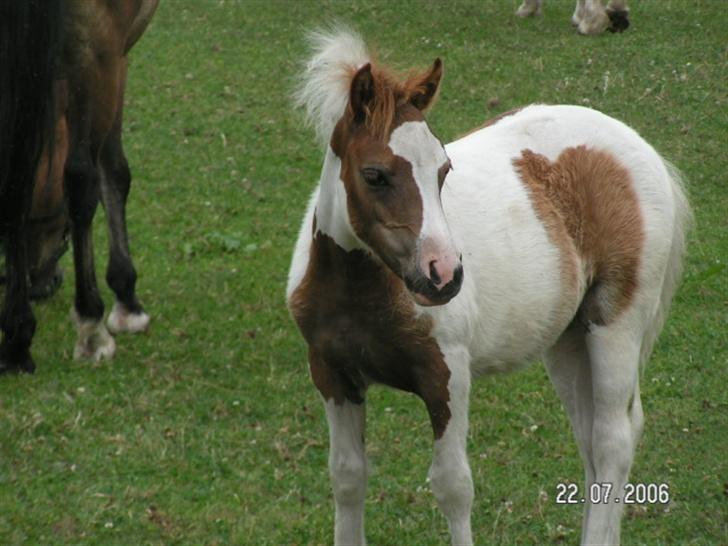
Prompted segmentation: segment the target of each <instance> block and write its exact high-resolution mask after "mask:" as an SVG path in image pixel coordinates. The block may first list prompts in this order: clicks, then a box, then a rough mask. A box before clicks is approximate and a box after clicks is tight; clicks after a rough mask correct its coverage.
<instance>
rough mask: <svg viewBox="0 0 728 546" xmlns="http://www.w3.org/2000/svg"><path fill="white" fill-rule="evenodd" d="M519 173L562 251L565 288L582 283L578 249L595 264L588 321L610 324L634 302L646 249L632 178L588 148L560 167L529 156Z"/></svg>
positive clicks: (590, 270)
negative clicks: (577, 281) (575, 274)
mask: <svg viewBox="0 0 728 546" xmlns="http://www.w3.org/2000/svg"><path fill="white" fill-rule="evenodd" d="M513 165H514V167H515V168H516V170H517V172H518V173H519V174H520V176H521V179H522V180H523V182H524V183H525V185H526V188H527V189H528V190H529V194H530V197H531V200H532V202H533V205H534V208H535V210H536V213H537V215H538V216H539V218H540V219H541V221H542V222H543V223H544V225H545V226H546V229H547V231H548V233H549V237H550V238H551V240H552V241H553V242H554V244H556V245H557V246H558V247H559V249H560V250H561V251H562V256H563V257H564V258H563V260H564V267H563V269H564V270H566V272H567V275H566V278H565V284H567V285H569V284H572V283H575V277H572V275H571V273H570V271H571V270H573V268H572V267H571V266H570V265H569V264H570V263H572V260H573V254H572V252H573V251H572V250H571V249H575V251H576V252H578V254H579V256H580V257H581V259H582V260H583V261H585V262H586V264H587V283H588V284H587V290H586V294H585V296H584V298H583V299H582V302H581V306H580V308H579V316H580V319H581V320H582V321H583V322H585V323H587V324H588V323H594V324H598V325H604V324H609V323H610V322H612V321H613V320H614V319H615V318H616V317H617V316H618V315H619V313H621V312H622V311H623V310H624V309H626V308H627V307H628V306H629V305H630V303H631V301H632V298H633V296H634V293H635V290H636V288H637V284H638V268H639V261H640V254H641V251H642V246H643V242H644V228H643V221H642V216H641V214H640V209H639V203H638V201H637V195H636V194H635V191H634V188H633V186H632V180H631V177H630V174H629V172H628V171H627V169H625V168H624V167H623V166H622V165H621V164H620V163H619V161H618V160H617V159H616V158H615V157H614V156H613V155H611V154H609V153H607V152H604V151H600V150H594V149H591V148H587V147H586V146H578V147H575V148H566V149H565V150H564V151H563V152H561V154H560V155H559V157H558V159H557V160H556V162H555V163H551V162H550V161H549V160H548V159H547V158H546V157H544V156H542V155H540V154H537V153H534V152H532V151H531V150H524V151H523V152H522V155H521V157H520V158H516V159H514V160H513Z"/></svg>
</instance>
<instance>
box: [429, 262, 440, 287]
mask: <svg viewBox="0 0 728 546" xmlns="http://www.w3.org/2000/svg"><path fill="white" fill-rule="evenodd" d="M435 263H436V260H432V261H431V262H430V280H431V281H432V283H433V284H434V285H435V286H437V285H438V284H440V282H442V279H441V278H440V275H438V274H437V269H436V268H435Z"/></svg>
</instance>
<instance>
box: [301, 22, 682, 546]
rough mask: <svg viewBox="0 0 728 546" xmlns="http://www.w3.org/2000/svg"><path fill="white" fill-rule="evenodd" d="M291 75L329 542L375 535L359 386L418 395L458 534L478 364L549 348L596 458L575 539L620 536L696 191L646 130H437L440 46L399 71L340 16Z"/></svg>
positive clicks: (542, 110)
mask: <svg viewBox="0 0 728 546" xmlns="http://www.w3.org/2000/svg"><path fill="white" fill-rule="evenodd" d="M313 44H314V55H313V57H312V58H311V60H310V62H309V63H308V67H307V71H306V73H305V74H304V76H303V78H302V81H301V87H300V89H299V91H298V98H299V100H300V103H301V104H302V105H303V106H305V107H306V108H307V110H308V114H309V116H310V118H311V120H312V121H313V123H314V124H315V125H316V129H317V132H318V135H319V137H321V139H322V141H323V142H324V143H326V154H325V158H324V162H323V169H322V173H321V178H320V182H319V184H318V187H317V188H316V190H315V191H314V193H313V196H312V198H311V201H310V203H309V205H308V209H307V212H306V214H305V218H304V220H303V225H302V226H301V230H300V234H299V237H298V242H297V243H296V246H295V250H294V253H293V259H292V264H291V269H290V273H289V278H288V287H287V300H288V306H289V309H290V311H291V314H292V315H293V317H294V319H295V321H296V323H297V324H298V327H299V329H300V330H301V332H302V334H303V337H304V338H305V340H306V342H307V343H308V362H309V367H310V373H311V377H312V379H313V382H314V384H315V386H316V387H317V389H318V390H319V392H320V394H321V396H322V397H323V400H324V403H325V408H326V415H327V419H328V424H329V433H330V453H329V468H330V472H331V478H332V481H333V492H334V500H335V503H336V520H335V542H336V543H337V544H363V543H364V542H365V539H364V496H365V489H366V478H367V462H366V455H365V449H364V429H365V424H364V423H365V399H366V392H367V388H368V387H369V386H370V385H372V384H376V383H380V384H385V385H389V386H392V387H395V388H398V389H402V390H405V391H409V392H413V393H415V394H417V395H418V396H419V397H421V398H422V400H423V401H424V403H425V407H426V408H427V411H428V413H429V417H430V421H431V424H432V429H433V432H434V438H435V440H434V458H433V462H432V467H431V469H430V478H431V487H432V492H433V493H434V496H435V499H436V500H437V503H438V505H439V506H440V508H441V510H442V511H443V512H444V514H445V516H446V517H447V520H448V523H449V526H450V533H451V537H452V542H453V543H454V544H470V543H471V542H472V537H471V529H470V511H471V506H472V502H473V483H472V479H471V473H470V467H469V465H468V460H467V455H466V438H467V428H468V397H469V392H470V382H471V376H473V375H479V374H483V373H487V372H493V371H505V370H512V369H514V368H516V367H518V366H520V365H521V364H523V363H527V362H529V361H532V360H535V359H538V358H539V356H543V358H544V360H545V362H546V367H547V370H548V373H549V375H550V377H551V380H552V382H553V384H554V387H555V388H556V391H557V393H558V395H559V396H560V398H561V400H562V402H563V405H564V407H565V409H566V411H567V413H568V415H569V418H570V419H571V423H572V427H573V430H574V434H575V436H576V440H577V443H578V445H579V450H580V452H581V456H582V459H583V461H584V466H585V474H586V489H585V491H586V492H589V491H590V488H591V486H592V485H593V484H598V485H597V487H598V488H599V487H601V486H604V487H606V484H612V485H613V488H612V491H611V497H609V498H607V497H608V495H607V493H606V492H605V491H604V490H601V489H600V490H599V491H597V493H598V495H600V496H598V498H596V500H595V501H594V503H592V502H591V501H589V495H588V494H587V493H585V496H586V497H587V503H586V508H585V515H584V526H583V530H582V541H583V542H584V543H588V544H615V543H618V542H619V535H620V519H621V512H622V510H621V506H622V504H617V502H615V501H614V500H613V499H614V498H615V497H623V493H624V491H623V487H624V486H625V483H626V482H627V478H628V473H629V470H630V466H631V464H632V460H633V457H634V452H635V447H636V445H637V442H638V439H639V438H640V434H641V431H642V425H643V414H642V404H641V402H640V389H639V370H640V364H641V363H644V362H645V361H646V359H647V358H648V356H649V354H650V352H651V350H652V346H653V343H654V341H655V339H656V336H657V335H658V333H659V331H660V329H661V327H662V325H663V321H664V319H665V316H666V313H667V311H668V308H669V305H670V301H671V298H672V296H673V294H674V292H675V290H676V286H677V283H678V279H679V276H680V271H681V264H682V257H683V249H684V237H685V230H686V225H687V221H688V219H689V214H690V213H689V207H688V203H687V200H686V198H685V196H684V194H683V191H682V189H681V183H680V180H679V178H678V175H677V172H676V171H675V170H674V169H672V168H671V167H670V166H669V164H668V163H666V161H665V160H663V159H662V158H661V157H660V156H659V155H658V154H657V152H656V151H655V150H654V149H653V148H652V147H651V146H650V145H649V144H647V143H646V142H645V141H644V140H643V139H642V138H640V137H639V136H638V135H637V133H635V132H634V131H633V130H632V129H630V128H629V127H627V126H626V125H624V124H623V123H621V122H619V121H617V120H614V119H612V118H609V117H607V116H605V115H604V114H601V113H599V112H596V111H594V110H590V109H587V108H582V107H578V106H540V105H535V106H529V107H526V108H523V109H522V110H520V111H516V112H512V113H510V115H504V116H501V117H500V118H498V119H496V120H494V121H493V122H491V123H488V124H486V126H485V127H484V128H482V129H480V130H476V131H474V132H472V133H470V134H469V135H468V136H466V137H464V138H462V139H460V140H457V141H455V142H452V143H450V144H448V145H445V146H443V144H442V143H441V142H440V140H438V138H437V137H435V136H434V135H433V133H432V132H431V131H430V128H429V127H428V124H427V122H426V121H425V118H424V111H425V110H426V109H427V108H428V107H430V106H431V104H432V102H433V100H434V98H435V95H436V93H437V90H438V88H439V84H440V78H441V76H442V64H441V62H440V60H439V59H437V60H436V61H435V63H434V64H433V65H432V67H431V68H430V69H429V70H427V71H426V72H424V73H422V74H420V75H416V76H412V77H410V78H409V79H407V80H406V81H404V82H402V81H401V80H399V79H398V78H396V77H395V76H393V75H392V73H391V72H390V71H388V70H387V69H386V68H382V67H380V66H377V65H376V64H372V62H371V60H370V57H369V55H368V54H367V50H366V48H365V46H364V44H363V42H362V41H361V39H360V38H359V37H358V36H357V35H355V34H353V33H351V32H348V31H338V32H331V33H321V34H316V35H314V36H313Z"/></svg>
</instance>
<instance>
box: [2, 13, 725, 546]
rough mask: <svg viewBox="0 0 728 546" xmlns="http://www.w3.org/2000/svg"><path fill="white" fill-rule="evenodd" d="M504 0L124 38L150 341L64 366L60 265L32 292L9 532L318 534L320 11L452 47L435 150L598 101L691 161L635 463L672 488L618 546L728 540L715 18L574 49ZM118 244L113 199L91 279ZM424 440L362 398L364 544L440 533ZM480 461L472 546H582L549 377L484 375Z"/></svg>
mask: <svg viewBox="0 0 728 546" xmlns="http://www.w3.org/2000/svg"><path fill="white" fill-rule="evenodd" d="M516 7H517V2H516V1H515V0H513V1H510V2H509V1H485V2H483V1H478V2H467V3H466V2H442V3H434V2H433V3H424V2H422V3H419V2H417V3H415V2H412V3H409V2H403V3H397V2H381V3H379V2H378V3H371V2H361V1H357V2H350V3H349V2H347V3H341V2H323V3H320V2H313V1H311V2H309V1H301V2H283V1H281V2H265V3H263V2H261V3H251V2H246V3H235V2H229V1H228V2H224V1H214V2H213V1H212V0H206V1H196V0H185V1H183V0H165V1H163V2H162V4H161V6H160V8H159V11H158V13H157V15H156V17H155V19H154V21H153V23H152V25H151V27H150V28H149V30H148V32H147V34H146V35H145V36H144V38H143V39H142V40H141V42H140V43H139V44H138V46H137V47H136V49H135V50H134V51H133V52H132V61H131V69H130V78H129V85H128V90H127V106H126V117H125V123H126V125H125V143H126V149H127V154H128V156H129V160H130V163H131V166H132V169H133V172H134V185H133V189H132V194H131V199H130V205H129V225H130V232H131V238H132V246H133V253H134V257H135V261H136V266H137V269H138V271H139V273H140V278H139V283H138V287H139V294H140V298H141V299H142V301H143V302H144V303H145V305H146V308H147V310H148V311H149V312H150V314H151V315H152V317H153V322H152V325H151V329H150V331H149V332H148V334H146V335H141V336H138V337H126V336H125V337H119V338H117V342H118V351H117V356H116V358H115V360H113V361H112V362H103V363H100V364H89V363H83V362H82V363H78V362H74V361H73V360H72V358H71V356H72V347H73V342H74V338H75V333H74V331H73V328H72V326H71V323H70V320H69V317H68V309H69V308H70V306H71V302H72V299H73V294H72V286H73V282H72V278H73V276H72V273H71V271H70V270H71V262H70V260H69V257H68V256H66V257H65V258H64V260H63V264H64V266H65V269H66V272H67V280H66V283H65V284H64V286H63V288H62V290H61V292H60V293H59V294H58V295H57V296H56V297H55V298H54V299H52V300H51V301H49V302H47V303H44V304H39V305H36V306H35V312H36V315H37V318H38V320H39V327H38V331H37V335H36V338H35V342H34V347H33V350H34V356H35V359H36V362H37V364H38V370H37V372H36V374H35V375H33V376H22V377H2V378H0V543H2V544H24V543H27V544H63V543H69V544H70V543H84V544H86V543H88V544H321V543H324V544H325V543H330V542H331V540H332V529H333V503H332V498H331V492H330V487H329V481H328V474H327V468H326V458H327V431H326V425H325V418H324V415H323V408H322V405H321V403H320V400H319V397H318V395H317V393H316V391H315V389H314V388H313V386H312V385H311V383H310V379H309V377H308V372H307V366H306V363H305V346H304V342H303V340H302V338H301V337H300V335H299V334H298V332H297V330H296V328H295V327H294V324H293V322H292V321H291V319H290V318H289V316H288V313H287V311H286V308H285V305H284V286H285V281H286V275H287V269H288V263H289V257H290V253H291V249H292V245H293V243H294V240H295V237H296V235H297V230H298V227H299V222H300V220H301V217H302V213H303V210H304V207H305V203H306V201H307V199H308V195H309V193H310V191H311V190H312V188H313V187H314V184H315V182H316V180H317V176H318V173H319V168H320V163H321V160H322V154H321V152H320V151H319V150H318V149H317V148H316V146H315V143H314V142H313V136H312V133H311V132H310V131H309V130H307V129H305V128H304V127H302V124H301V117H300V115H299V114H298V113H296V112H293V111H292V110H291V106H290V105H291V100H290V94H291V90H292V89H293V87H294V85H295V77H294V75H295V73H296V71H297V69H298V67H299V64H298V63H299V61H300V59H301V58H302V56H303V51H304V50H303V44H304V42H303V31H304V29H306V28H309V27H311V26H314V25H316V24H319V23H321V22H324V21H326V20H328V19H330V18H332V17H336V18H339V19H343V20H346V21H348V22H350V23H351V24H353V25H355V26H356V27H357V28H358V29H360V30H361V32H362V33H363V34H364V35H365V37H366V38H367V39H368V40H369V41H370V42H371V43H373V44H374V45H376V47H377V49H378V51H379V53H380V54H381V55H382V56H383V57H384V58H385V59H387V60H388V61H389V62H391V63H392V64H394V65H395V66H398V67H402V68H409V67H411V66H419V67H426V66H427V65H428V64H429V63H431V62H432V60H433V58H434V57H436V56H440V57H442V58H443V60H444V62H445V68H446V75H445V80H444V85H443V89H442V93H441V96H440V100H439V103H438V105H436V107H435V109H434V111H433V113H432V115H431V118H430V119H431V125H432V127H433V129H434V130H435V131H436V132H437V133H438V134H439V135H440V136H441V137H442V138H443V139H444V140H446V141H447V140H451V139H454V138H455V137H456V136H457V135H459V134H462V133H464V132H466V131H467V130H469V129H470V128H472V127H473V126H475V125H478V124H479V123H481V122H482V121H483V120H485V119H487V118H489V117H492V116H494V115H496V114H498V113H500V112H502V111H505V110H508V109H511V108H514V107H517V106H520V105H524V104H528V103H531V102H548V103H575V104H586V105H590V106H592V107H594V108H598V109H600V110H602V111H604V112H606V113H608V114H610V115H613V116H615V117H617V118H619V119H622V120H624V121H625V122H627V123H628V124H629V125H631V126H632V127H634V128H635V129H637V131H639V132H640V133H641V134H642V135H643V136H644V137H645V138H646V139H647V140H648V141H649V142H651V143H652V144H653V145H654V146H655V147H656V148H657V149H658V150H660V151H661V152H662V153H663V154H664V155H665V156H666V157H668V158H670V159H671V160H672V161H674V162H675V163H676V164H677V165H678V166H679V167H680V168H681V169H682V170H683V171H684V173H685V174H686V175H687V182H688V189H689V192H690V195H691V199H692V203H693V207H694V209H695V212H696V217H697V229H696V230H695V231H694V232H693V233H692V234H691V237H690V246H689V256H688V259H687V271H686V278H685V281H684V283H683V286H682V288H681V290H680V292H679V294H678V295H677V297H676V300H675V303H674V307H673V312H672V315H671V318H670V320H669V321H668V323H667V326H666V328H665V330H664V333H663V335H662V338H661V341H660V343H659V345H658V346H657V348H656V351H655V354H654V356H653V358H652V360H651V362H650V364H649V366H648V368H647V370H646V373H645V376H644V380H643V403H644V408H645V413H646V428H645V430H646V432H645V435H644V438H643V440H642V442H641V446H640V449H639V452H638V455H637V458H636V461H635V465H634V467H633V472H632V479H633V481H635V482H642V483H651V482H652V483H660V482H667V483H668V484H669V485H670V491H671V495H672V503H671V504H670V505H669V507H668V508H665V507H664V506H637V507H634V509H630V510H628V513H627V516H626V517H625V519H624V522H623V540H624V543H625V544H675V545H678V544H680V545H682V544H693V545H703V544H721V543H722V544H726V543H728V530H727V528H726V525H727V524H726V521H728V517H727V513H728V498H727V497H726V494H727V490H726V487H727V486H726V480H728V467H727V463H726V452H727V451H728V442H726V437H727V435H728V427H727V422H726V415H727V413H728V395H727V394H726V393H727V391H726V380H727V379H728V373H727V368H728V275H727V270H726V260H728V237H727V236H726V233H728V229H727V228H728V222H727V221H726V218H728V216H727V215H726V211H727V210H728V199H727V197H726V189H727V186H726V161H725V158H726V150H727V146H726V145H727V144H728V142H727V141H728V137H727V135H728V94H727V91H726V89H728V87H726V83H727V82H728V69H727V66H728V46H727V45H726V44H727V42H726V34H725V29H726V27H728V14H727V12H726V10H725V9H724V6H723V5H722V4H721V2H718V1H712V0H704V1H697V0H696V1H687V0H672V1H671V0H664V1H657V0H644V1H635V2H633V5H632V27H631V28H630V29H629V30H628V31H627V32H626V33H624V34H622V35H605V36H600V37H596V38H584V37H579V36H577V35H576V34H575V33H574V31H573V30H572V28H571V27H570V25H569V17H570V14H571V11H572V9H573V5H572V2H571V1H555V0H553V1H550V2H547V6H546V13H545V16H544V17H543V18H541V19H531V20H520V19H517V18H515V17H514V16H513V13H514V11H515V9H516ZM607 74H608V75H609V77H608V83H606V84H605V82H607ZM105 240H106V239H105V228H104V225H103V214H102V213H101V212H100V213H99V216H98V218H97V222H96V243H97V248H98V249H99V250H98V252H97V257H98V264H99V268H98V270H99V273H100V275H99V276H100V278H103V271H104V268H105V263H106V251H105V250H104V249H105ZM103 295H104V298H105V301H106V302H107V306H108V305H110V303H111V294H110V291H109V290H108V289H107V288H106V287H103ZM534 424H535V425H537V429H535V430H534V431H532V430H531V428H532V425H534ZM430 447H431V432H430V430H429V423H428V419H427V417H426V414H425V411H424V408H423V407H422V404H421V403H420V402H419V401H418V400H417V399H416V398H414V397H412V396H409V395H406V394H403V393H399V392H395V391H391V390H386V389H382V388H374V389H372V390H371V392H370V396H369V419H368V452H369V456H370V460H371V477H370V480H369V490H368V497H367V537H368V540H369V542H370V543H371V544H376V545H388V544H391V545H395V544H423V545H424V544H442V543H445V542H446V541H447V540H448V537H447V525H446V522H445V520H444V518H443V517H442V516H441V515H440V514H439V512H438V511H437V509H436V506H435V503H434V499H433V497H432V494H431V493H430V491H429V488H428V485H427V483H426V481H425V476H426V472H427V468H428V465H429V458H430ZM469 452H470V457H471V462H472V468H473V476H474V480H475V489H476V501H475V506H474V510H473V532H474V536H475V537H476V541H477V542H478V543H479V544H504V545H506V544H508V545H510V544H536V543H539V544H548V543H552V544H553V543H557V544H560V543H568V544H574V543H576V542H578V537H579V527H580V522H581V513H580V512H581V507H578V506H577V507H564V506H557V505H556V504H555V503H554V496H555V493H556V484H557V483H559V482H564V481H580V480H581V476H582V470H581V466H580V462H579V460H578V454H577V451H576V447H575V445H574V442H573V440H572V438H571V434H570V432H569V429H568V423H567V420H566V418H565V416H564V414H563V411H562V410H561V407H560V403H559V401H558V399H557V398H556V396H555V394H554V393H553V390H552V388H551V386H550V385H549V383H548V380H547V378H546V374H545V372H544V370H543V367H542V366H541V365H536V366H533V367H531V368H529V369H528V370H527V371H525V372H521V373H518V374H514V375H510V376H496V377H492V378H486V379H483V380H481V381H479V382H477V383H476V384H475V386H474V388H473V392H472V407H471V435H470V442H469ZM541 492H544V493H545V495H544V494H542V493H541Z"/></svg>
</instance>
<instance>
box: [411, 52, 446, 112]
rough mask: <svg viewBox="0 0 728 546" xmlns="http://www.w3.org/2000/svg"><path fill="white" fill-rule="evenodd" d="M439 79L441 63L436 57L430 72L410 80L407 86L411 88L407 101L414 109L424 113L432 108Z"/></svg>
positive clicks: (440, 76)
mask: <svg viewBox="0 0 728 546" xmlns="http://www.w3.org/2000/svg"><path fill="white" fill-rule="evenodd" d="M440 79H442V61H441V60H440V58H439V57H438V58H437V59H435V62H434V63H433V64H432V68H430V70H428V71H427V72H426V73H425V74H424V75H422V76H418V77H416V78H414V79H413V80H411V83H410V84H409V85H408V86H411V88H412V92H411V93H410V97H409V100H410V102H411V103H412V105H413V106H414V107H415V108H417V109H418V110H422V111H425V110H427V109H428V108H429V107H430V106H432V104H433V103H434V101H435V97H436V96H437V90H438V89H439V88H440Z"/></svg>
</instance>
